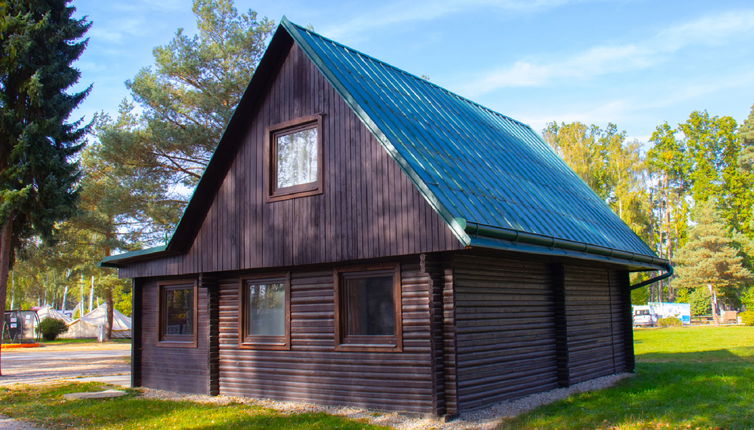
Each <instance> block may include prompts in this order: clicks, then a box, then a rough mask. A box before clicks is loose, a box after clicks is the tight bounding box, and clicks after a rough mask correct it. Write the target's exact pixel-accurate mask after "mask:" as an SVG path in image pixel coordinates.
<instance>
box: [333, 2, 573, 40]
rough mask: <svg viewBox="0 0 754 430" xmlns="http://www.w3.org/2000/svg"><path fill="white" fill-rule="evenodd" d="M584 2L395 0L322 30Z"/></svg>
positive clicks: (340, 31) (349, 30)
mask: <svg viewBox="0 0 754 430" xmlns="http://www.w3.org/2000/svg"><path fill="white" fill-rule="evenodd" d="M583 1H586V0H421V1H419V0H416V1H414V2H411V3H408V2H394V3H389V4H387V5H386V6H384V7H381V8H379V9H376V10H370V11H368V13H366V14H363V15H360V16H358V17H355V18H353V19H351V20H349V21H346V22H344V23H341V24H339V25H335V26H331V27H328V28H325V29H323V31H322V33H323V34H326V35H327V36H329V37H332V38H334V39H345V38H347V36H353V35H355V34H363V33H369V32H370V31H374V30H375V29H378V28H381V27H387V26H390V25H396V24H405V23H408V22H416V21H430V20H433V19H437V18H440V17H443V16H446V15H450V14H453V13H457V12H461V11H464V10H468V9H469V8H472V7H487V8H492V9H498V10H505V11H510V12H521V13H525V12H536V11H539V10H544V9H551V8H555V7H558V6H561V5H564V4H567V3H581V2H583Z"/></svg>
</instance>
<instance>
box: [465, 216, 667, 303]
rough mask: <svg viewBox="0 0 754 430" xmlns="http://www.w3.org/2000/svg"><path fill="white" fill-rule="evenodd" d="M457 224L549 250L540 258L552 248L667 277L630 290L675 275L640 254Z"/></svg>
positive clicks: (476, 233)
mask: <svg viewBox="0 0 754 430" xmlns="http://www.w3.org/2000/svg"><path fill="white" fill-rule="evenodd" d="M456 222H457V223H458V224H460V225H461V226H463V228H464V231H465V232H466V233H467V234H468V235H469V236H471V237H486V238H492V239H502V240H506V241H509V242H514V243H522V244H527V245H534V246H537V247H542V248H546V249H541V248H540V251H538V252H537V253H538V254H542V255H553V254H555V253H554V252H552V251H550V250H552V249H553V248H556V249H559V250H563V251H566V252H577V253H583V254H589V255H591V256H595V257H596V258H594V259H595V260H605V261H609V262H615V260H616V259H617V260H623V261H624V262H635V263H639V264H644V265H651V266H653V267H654V268H653V269H646V270H657V268H662V269H664V270H665V273H663V274H662V275H659V276H656V277H654V278H651V279H648V280H646V281H643V282H640V283H638V284H635V285H632V286H631V289H632V290H633V289H636V288H641V287H643V286H646V285H649V284H653V283H655V282H658V281H661V280H663V279H666V278H669V277H670V276H672V275H673V266H671V265H670V264H669V263H668V261H667V260H664V259H661V258H658V257H653V256H649V255H643V254H637V253H634V252H627V251H620V250H617V249H612V248H608V247H604V246H598V245H591V244H588V243H583V242H576V241H572V240H565V239H559V238H556V237H552V236H544V235H538V234H531V233H526V232H522V231H517V230H510V229H505V228H501V227H495V226H490V225H485V224H479V223H475V222H469V221H466V220H465V219H462V218H456Z"/></svg>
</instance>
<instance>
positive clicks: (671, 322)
mask: <svg viewBox="0 0 754 430" xmlns="http://www.w3.org/2000/svg"><path fill="white" fill-rule="evenodd" d="M657 326H658V327H681V326H683V322H681V320H679V319H678V318H676V317H666V318H660V319H658V320H657Z"/></svg>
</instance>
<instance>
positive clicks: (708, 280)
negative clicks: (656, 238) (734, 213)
mask: <svg viewBox="0 0 754 430" xmlns="http://www.w3.org/2000/svg"><path fill="white" fill-rule="evenodd" d="M695 210H696V213H697V216H696V217H695V218H696V219H695V221H696V223H697V224H696V225H694V226H693V227H691V229H690V230H689V238H688V241H687V242H686V244H685V245H684V246H683V248H681V249H680V250H679V252H678V254H677V261H678V263H679V266H678V277H677V278H676V279H675V281H674V283H675V286H676V287H677V288H685V289H687V290H689V291H691V292H692V294H693V292H694V291H697V290H698V289H700V288H702V289H703V288H707V289H708V290H709V292H710V299H711V301H712V303H711V305H712V316H713V318H714V319H715V322H717V321H718V319H719V309H718V306H717V303H716V302H717V301H718V299H719V300H720V301H722V302H725V303H727V304H728V305H736V304H737V302H738V297H739V295H740V292H741V291H740V290H741V287H742V286H743V285H744V283H745V282H747V281H748V280H750V279H751V278H752V274H751V272H749V271H748V270H747V269H746V268H745V267H744V266H743V264H742V260H743V259H742V257H741V256H740V255H738V251H737V250H736V248H735V247H734V244H733V240H732V239H731V237H730V234H729V231H728V228H726V226H725V223H724V221H723V220H722V218H721V217H720V215H719V214H718V212H717V211H716V210H715V202H714V201H708V202H703V203H699V204H698V205H697V208H696V209H695Z"/></svg>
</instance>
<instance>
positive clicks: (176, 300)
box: [165, 288, 194, 335]
mask: <svg viewBox="0 0 754 430" xmlns="http://www.w3.org/2000/svg"><path fill="white" fill-rule="evenodd" d="M165 311H166V314H167V315H166V316H165V334H176V335H191V334H193V331H194V289H193V288H171V289H167V290H165Z"/></svg>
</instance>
